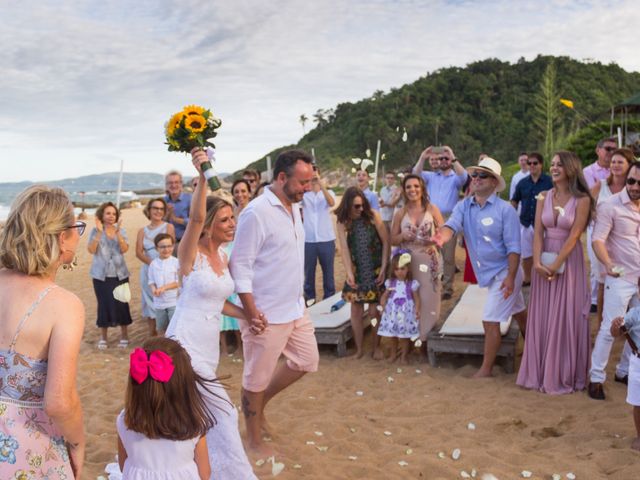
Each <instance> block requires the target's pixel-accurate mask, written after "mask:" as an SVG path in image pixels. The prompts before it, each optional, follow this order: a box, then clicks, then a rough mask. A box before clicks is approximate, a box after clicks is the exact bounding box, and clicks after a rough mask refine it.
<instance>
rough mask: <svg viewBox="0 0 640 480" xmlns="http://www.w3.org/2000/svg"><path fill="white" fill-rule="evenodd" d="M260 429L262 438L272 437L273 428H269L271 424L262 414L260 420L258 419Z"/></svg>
mask: <svg viewBox="0 0 640 480" xmlns="http://www.w3.org/2000/svg"><path fill="white" fill-rule="evenodd" d="M260 431H261V432H262V438H264V437H269V438H271V437H273V428H271V424H270V423H269V422H267V419H266V418H265V416H264V414H263V415H262V420H261V421H260Z"/></svg>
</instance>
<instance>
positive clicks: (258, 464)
mask: <svg viewBox="0 0 640 480" xmlns="http://www.w3.org/2000/svg"><path fill="white" fill-rule="evenodd" d="M265 463H266V462H265V460H264V458H261V459H260V460H256V467H261V466H262V465H264V464H265Z"/></svg>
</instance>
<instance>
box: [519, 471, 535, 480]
mask: <svg viewBox="0 0 640 480" xmlns="http://www.w3.org/2000/svg"><path fill="white" fill-rule="evenodd" d="M520 475H522V478H531V475H533V473H531V472H530V471H529V470H522V471H521V472H520Z"/></svg>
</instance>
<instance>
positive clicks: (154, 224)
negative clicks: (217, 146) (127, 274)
mask: <svg viewBox="0 0 640 480" xmlns="http://www.w3.org/2000/svg"><path fill="white" fill-rule="evenodd" d="M143 213H144V216H145V217H147V218H148V219H149V224H148V225H146V226H144V227H142V228H141V229H140V230H138V236H137V239H136V257H137V258H138V260H140V261H141V262H142V267H141V268H140V292H141V293H142V316H143V317H144V318H146V320H147V324H148V325H149V335H150V336H152V337H153V336H154V335H156V334H157V330H156V312H155V310H154V309H153V293H152V292H151V287H150V286H149V265H151V262H153V261H154V260H155V259H156V258H158V256H159V255H160V254H159V253H158V250H157V249H156V244H155V241H154V240H155V238H156V236H157V235H160V234H161V233H166V234H168V235H171V238H173V240H174V243H175V239H176V231H175V229H174V227H173V225H172V224H171V223H169V222H165V221H164V217H165V215H166V213H167V202H166V201H165V199H164V198H162V197H158V198H154V199H152V200H149V203H147V205H146V206H145V207H144V210H143Z"/></svg>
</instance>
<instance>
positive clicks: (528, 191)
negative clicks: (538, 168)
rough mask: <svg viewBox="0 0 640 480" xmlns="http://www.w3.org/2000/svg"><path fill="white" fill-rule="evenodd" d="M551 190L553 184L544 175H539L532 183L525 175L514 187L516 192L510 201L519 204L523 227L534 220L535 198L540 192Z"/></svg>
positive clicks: (529, 176)
mask: <svg viewBox="0 0 640 480" xmlns="http://www.w3.org/2000/svg"><path fill="white" fill-rule="evenodd" d="M552 188H553V182H552V181H551V177H550V176H549V175H547V174H545V173H543V174H542V175H540V178H538V181H537V182H534V181H533V178H532V177H531V175H527V176H526V177H524V178H523V179H522V180H520V181H519V182H518V185H516V190H515V192H513V197H512V198H511V200H512V201H514V202H516V203H521V208H520V223H521V224H522V226H524V227H529V226H531V225H533V223H534V222H535V220H536V205H537V204H538V200H537V199H536V196H537V195H538V194H539V193H540V192H546V191H547V190H551V189H552Z"/></svg>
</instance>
